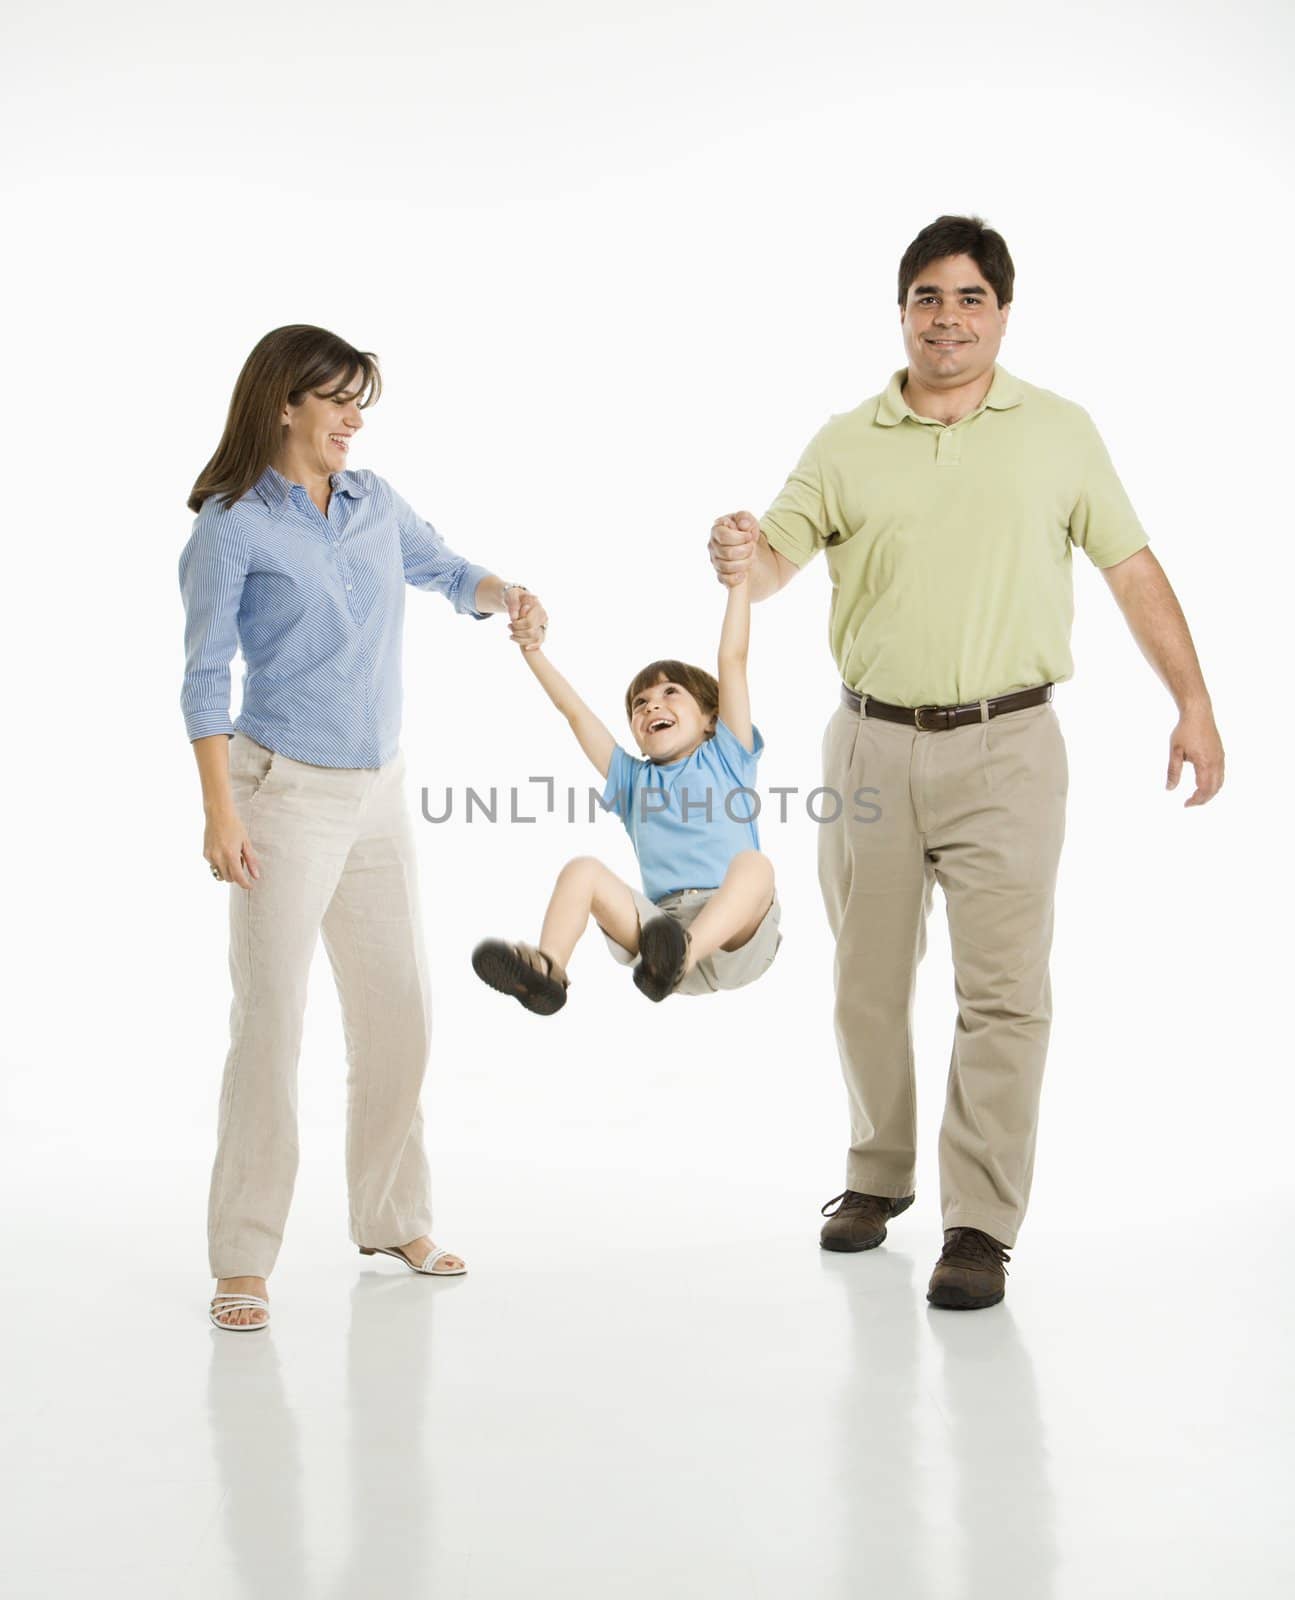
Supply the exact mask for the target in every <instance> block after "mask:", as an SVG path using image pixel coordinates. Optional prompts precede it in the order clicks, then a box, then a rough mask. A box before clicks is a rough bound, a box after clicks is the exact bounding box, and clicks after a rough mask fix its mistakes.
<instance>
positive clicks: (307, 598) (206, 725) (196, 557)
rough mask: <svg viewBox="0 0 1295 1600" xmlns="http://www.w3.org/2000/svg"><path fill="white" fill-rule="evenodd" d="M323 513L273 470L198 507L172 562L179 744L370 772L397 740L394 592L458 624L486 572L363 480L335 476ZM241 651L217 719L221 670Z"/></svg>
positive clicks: (398, 599)
mask: <svg viewBox="0 0 1295 1600" xmlns="http://www.w3.org/2000/svg"><path fill="white" fill-rule="evenodd" d="M331 482H332V487H333V492H332V494H331V496H330V497H329V502H328V515H327V516H325V515H324V513H323V512H322V511H321V510H320V509H319V507H318V506H317V505H315V503H314V502H313V501H312V500H311V498H310V496H309V495H308V494H307V493H306V491H305V489H304V488H303V487H302V486H301V484H299V483H292V484H290V483H288V481H287V480H286V479H285V478H284V477H283V476H282V475H281V474H280V473H278V472H277V471H275V469H274V468H273V467H270V468H267V469H266V471H265V472H264V473H263V474H262V475H261V477H260V479H259V480H258V482H257V483H256V485H255V486H254V487H253V488H251V489H249V490H248V491H247V493H246V494H245V495H243V497H242V498H241V499H240V500H236V501H235V502H234V504H233V505H231V506H228V507H226V506H225V505H224V504H223V502H221V501H220V500H219V499H217V498H216V497H213V498H212V499H210V500H207V501H205V502H204V504H203V507H202V510H201V511H200V512H199V513H198V515H197V517H196V518H195V519H194V524H193V532H192V533H191V534H190V536H189V541H188V543H187V544H186V545H185V547H184V550H183V552H182V554H181V556H180V593H181V595H182V596H183V598H184V609H185V630H184V649H185V666H184V686H183V688H182V690H181V694H180V708H181V710H182V711H183V713H184V724H185V728H186V729H187V731H188V735H189V738H190V739H201V738H204V737H205V736H206V735H208V734H212V733H224V734H229V735H230V736H231V737H232V735H233V734H234V732H235V730H237V731H238V732H240V733H244V734H246V735H247V737H248V738H249V739H255V740H256V742H257V743H258V744H263V745H265V746H267V747H268V748H269V749H271V750H277V751H279V752H280V753H281V754H283V755H285V756H290V757H291V758H292V759H293V760H294V761H307V762H311V763H312V764H313V765H315V766H321V767H378V766H383V765H384V764H385V763H386V762H388V761H390V760H391V759H392V758H393V757H394V756H395V755H396V753H397V750H398V747H399V739H400V709H401V697H402V688H401V650H402V639H403V624H404V615H405V585H406V584H412V585H413V586H414V588H415V589H430V590H434V591H435V592H436V593H438V594H443V595H444V596H445V597H446V599H447V600H448V601H449V602H450V604H451V605H452V606H453V607H454V609H455V610H456V611H458V612H462V613H465V614H466V615H468V616H471V617H478V618H480V617H485V616H489V615H490V614H491V613H489V612H485V611H476V610H474V609H473V604H474V599H475V596H476V591H477V585H478V584H479V583H480V582H481V580H482V578H485V577H487V576H489V573H488V571H487V569H486V568H485V567H478V566H474V565H473V564H472V562H470V561H465V560H464V558H463V557H462V556H458V555H455V553H454V551H453V550H451V549H450V548H449V547H448V546H447V545H446V543H445V541H444V540H443V539H442V538H441V536H440V534H439V533H437V531H436V529H435V528H433V527H432V525H431V523H430V522H424V521H423V519H422V518H421V517H419V516H417V515H416V514H415V512H414V511H413V510H412V509H411V508H410V507H409V506H408V505H407V504H406V502H405V501H404V500H402V499H401V498H400V496H399V495H398V494H397V493H396V492H395V490H394V489H393V488H392V487H391V485H390V484H389V483H388V482H387V481H386V479H385V478H380V477H378V475H377V473H375V472H368V471H365V470H360V471H357V472H337V473H334V474H333V477H332V480H331ZM236 649H241V650H242V653H243V662H244V672H243V703H242V706H241V708H240V711H239V715H238V719H237V721H235V722H231V721H230V716H229V698H230V675H229V664H230V662H231V661H232V660H233V658H234V652H235V650H236Z"/></svg>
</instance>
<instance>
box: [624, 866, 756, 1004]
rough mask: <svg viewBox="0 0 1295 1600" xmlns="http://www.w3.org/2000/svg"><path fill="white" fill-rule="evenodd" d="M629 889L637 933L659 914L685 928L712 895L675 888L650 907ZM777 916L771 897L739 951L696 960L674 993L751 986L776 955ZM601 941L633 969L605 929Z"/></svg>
mask: <svg viewBox="0 0 1295 1600" xmlns="http://www.w3.org/2000/svg"><path fill="white" fill-rule="evenodd" d="M629 890H630V893H631V894H632V895H633V896H634V905H635V908H636V909H637V911H638V914H639V932H640V934H641V933H642V931H643V924H644V922H647V921H650V920H651V919H652V918H653V917H659V916H662V915H664V916H667V917H673V918H674V920H675V921H676V922H677V923H678V924H679V925H680V927H683V928H686V927H687V926H688V925H689V923H690V922H691V921H692V919H693V918H694V917H695V916H696V915H697V913H698V912H699V911H700V910H701V908H702V907H703V906H704V905H705V904H706V902H707V901H708V900H709V899H710V897H711V895H713V894H714V893H715V891H714V889H676V890H675V892H674V893H673V894H668V895H665V896H663V897H662V899H660V900H659V901H657V902H656V903H655V904H654V903H653V902H652V901H651V900H649V899H648V897H647V896H646V895H645V894H644V893H643V891H642V890H641V889H635V888H634V887H633V886H632V885H630V886H629ZM781 917H782V912H781V909H780V907H779V905H778V896H777V895H776V894H775V895H774V897H773V904H772V905H771V906H770V907H769V909H768V910H767V911H766V912H765V914H764V921H763V922H761V924H760V926H759V927H758V928H757V929H756V930H755V932H754V933H753V934H752V935H751V937H750V938H749V939H748V940H747V941H746V943H745V944H744V945H743V946H742V947H741V949H739V950H716V951H715V952H714V954H713V955H709V956H707V957H706V959H705V960H704V961H699V962H698V963H697V965H696V966H695V967H694V968H693V969H692V971H691V972H690V973H689V974H688V976H687V977H686V978H685V979H684V980H683V982H682V983H681V984H680V985H679V987H678V988H677V989H676V990H675V993H676V994H714V993H715V992H716V990H718V989H741V988H743V987H744V986H745V985H746V984H748V983H754V982H755V980H756V979H757V978H759V977H762V976H763V975H764V974H765V973H766V972H767V971H768V970H769V968H770V967H771V966H772V965H773V958H774V956H776V955H777V954H778V947H779V945H781V944H782V934H781V932H780V931H779V928H778V923H779V921H780V920H781ZM603 938H604V939H606V941H607V947H608V949H609V950H610V951H611V953H612V954H613V955H614V956H615V957H616V959H617V961H619V962H620V963H621V965H622V966H625V967H629V966H633V964H634V963H635V962H636V961H637V960H638V957H637V956H636V955H631V954H630V952H629V951H628V950H627V949H626V948H625V946H624V945H623V944H617V943H616V941H615V939H613V938H612V936H611V934H610V933H608V932H607V930H606V929H605V928H604V929H603Z"/></svg>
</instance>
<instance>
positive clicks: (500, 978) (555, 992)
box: [472, 939, 571, 1017]
mask: <svg viewBox="0 0 1295 1600" xmlns="http://www.w3.org/2000/svg"><path fill="white" fill-rule="evenodd" d="M472 970H473V971H474V972H475V973H476V975H477V977H478V978H480V979H481V981H482V982H483V983H488V984H489V985H490V987H491V988H492V989H498V990H499V992H500V993H501V994H510V995H512V997H513V998H514V1000H517V1001H520V1003H521V1004H522V1005H524V1006H525V1007H526V1009H527V1010H528V1011H534V1012H536V1013H537V1014H538V1015H539V1016H541V1017H551V1016H552V1015H553V1013H554V1012H555V1011H561V1009H562V1007H563V1006H564V1005H566V1003H567V990H568V989H569V988H570V986H571V980H570V979H569V978H568V977H567V975H566V972H565V970H564V969H563V967H562V965H561V963H560V962H557V961H554V959H553V958H552V956H548V955H545V953H544V952H543V950H537V949H536V947H535V946H534V945H533V944H522V943H521V941H520V940H519V941H518V942H517V943H515V944H508V943H507V942H506V941H505V940H503V939H483V940H482V941H481V943H480V944H479V945H478V946H477V947H476V949H475V950H474V951H473V952H472Z"/></svg>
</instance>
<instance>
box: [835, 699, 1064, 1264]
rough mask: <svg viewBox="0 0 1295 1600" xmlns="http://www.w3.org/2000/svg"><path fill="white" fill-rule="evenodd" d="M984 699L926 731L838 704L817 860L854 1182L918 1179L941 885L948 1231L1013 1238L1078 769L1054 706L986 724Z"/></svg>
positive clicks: (1024, 1195) (1026, 1179) (869, 1184)
mask: <svg viewBox="0 0 1295 1600" xmlns="http://www.w3.org/2000/svg"><path fill="white" fill-rule="evenodd" d="M865 705H866V702H865ZM985 711H986V708H985V705H984V703H983V702H982V705H981V714H982V720H981V721H979V722H976V723H970V724H967V725H965V726H963V727H960V728H951V729H947V730H933V731H930V732H919V731H918V730H917V729H915V728H910V727H906V726H904V725H902V724H900V723H895V722H886V721H883V720H881V719H880V718H878V717H868V716H867V715H865V714H864V713H862V712H857V711H852V710H851V709H850V708H849V707H848V706H847V705H844V704H842V705H840V706H838V708H837V710H836V711H835V712H834V713H833V715H832V718H831V720H830V721H829V723H828V725H827V728H826V730H825V733H824V737H823V782H824V784H825V786H827V788H828V789H829V790H833V789H834V790H836V791H837V792H838V793H839V794H840V795H841V796H842V798H843V802H844V804H843V809H842V814H841V817H840V819H839V820H838V821H836V822H834V823H833V822H824V823H822V824H821V825H820V828H819V862H818V864H819V883H820V886H821V888H822V891H823V899H824V902H825V904H826V907H827V914H828V920H829V922H830V924H831V927H832V932H833V935H834V936H835V939H836V960H835V979H836V1034H837V1044H838V1047H839V1050H840V1056H841V1065H842V1070H843V1073H844V1076H845V1082H846V1089H847V1092H848V1096H849V1103H850V1150H849V1155H848V1157H847V1160H846V1175H845V1181H846V1186H847V1187H848V1188H850V1189H854V1190H856V1191H858V1192H859V1193H862V1194H878V1195H887V1196H891V1197H900V1196H904V1195H909V1194H912V1193H913V1192H914V1166H915V1159H916V1147H917V1117H916V1094H915V1079H914V1062H913V1031H912V1006H913V994H914V989H915V985H916V976H917V967H918V963H919V962H920V961H921V959H922V957H923V955H924V954H925V952H926V918H927V915H928V914H929V912H930V909H931V904H932V900H933V897H934V891H935V884H936V882H937V881H938V883H939V884H940V887H941V888H942V889H943V891H944V897H945V904H946V908H947V912H948V920H949V942H950V946H951V950H952V956H953V965H954V975H955V983H954V987H955V993H956V996H957V1004H958V1017H957V1024H956V1027H955V1029H954V1036H953V1053H952V1057H951V1059H950V1062H949V1078H948V1091H947V1097H946V1101H945V1110H944V1121H943V1125H942V1127H941V1130H940V1145H939V1157H940V1206H941V1212H942V1215H943V1220H944V1226H945V1227H946V1228H951V1227H970V1228H979V1229H981V1230H982V1231H983V1232H985V1233H988V1234H990V1235H992V1237H994V1238H995V1239H998V1240H1000V1241H1001V1242H1002V1243H1003V1244H1007V1245H1010V1244H1013V1243H1015V1240H1016V1236H1017V1231H1018V1229H1019V1227H1020V1225H1021V1220H1022V1218H1023V1217H1024V1215H1025V1209H1026V1205H1027V1203H1028V1201H1029V1195H1030V1181H1031V1177H1032V1175H1033V1170H1034V1150H1035V1134H1036V1129H1037V1124H1038V1114H1039V1096H1040V1090H1041V1087H1042V1083H1043V1066H1044V1060H1045V1057H1046V1055H1047V1048H1048V1035H1049V1031H1050V1029H1051V1023H1052V988H1051V981H1050V978H1049V973H1048V957H1049V953H1050V950H1051V945H1052V922H1053V894H1054V889H1055V885H1056V877H1057V866H1058V862H1059V859H1060V855H1061V846H1062V840H1063V838H1064V834H1065V812H1066V791H1067V787H1068V781H1069V768H1068V764H1067V759H1066V748H1065V740H1064V738H1063V737H1062V733H1061V726H1060V723H1059V722H1058V720H1057V714H1056V712H1055V710H1054V709H1053V706H1052V703H1051V702H1050V701H1048V702H1045V703H1044V704H1042V705H1037V706H1028V707H1026V708H1025V709H1024V710H1022V711H1012V712H1007V713H1005V714H1004V715H1002V716H996V717H992V718H989V719H988V720H984V717H985ZM860 790H863V791H865V792H864V793H863V794H859V793H858V791H860ZM824 814H825V815H830V808H825V810H824ZM859 819H863V820H859Z"/></svg>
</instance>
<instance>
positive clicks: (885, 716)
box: [841, 683, 1053, 733]
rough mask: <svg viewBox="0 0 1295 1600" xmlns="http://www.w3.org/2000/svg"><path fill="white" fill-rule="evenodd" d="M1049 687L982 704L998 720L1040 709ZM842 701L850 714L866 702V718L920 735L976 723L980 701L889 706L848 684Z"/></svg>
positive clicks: (1015, 692)
mask: <svg viewBox="0 0 1295 1600" xmlns="http://www.w3.org/2000/svg"><path fill="white" fill-rule="evenodd" d="M1052 688H1053V686H1052V684H1050V683H1040V684H1038V685H1036V686H1035V687H1034V688H1033V689H1014V690H1013V691H1012V693H1011V694H996V695H995V696H994V697H993V698H992V699H991V700H986V701H985V708H986V710H987V711H988V713H989V715H990V716H991V717H1001V716H1002V715H1003V714H1004V713H1005V712H1008V711H1024V710H1025V708H1026V706H1041V705H1043V703H1044V702H1045V701H1047V700H1051V699H1052ZM841 699H842V701H843V703H844V704H845V705H847V706H849V708H850V710H851V711H862V710H863V702H864V700H867V702H868V708H867V711H866V713H865V715H867V716H869V717H880V718H881V719H882V720H883V721H884V722H902V723H903V724H904V725H905V726H906V727H909V728H917V729H919V730H920V731H921V732H922V733H938V732H940V731H941V730H943V729H946V728H961V727H964V726H965V725H966V724H967V723H968V722H979V721H980V720H981V716H980V701H979V700H973V701H972V702H971V704H970V705H963V706H891V705H887V704H886V702H885V701H884V700H874V699H873V698H872V696H871V695H857V694H855V692H854V690H853V689H851V688H850V687H849V686H848V685H846V684H844V683H843V684H842V685H841Z"/></svg>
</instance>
